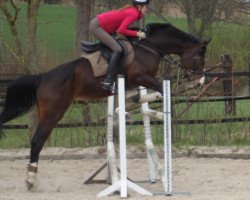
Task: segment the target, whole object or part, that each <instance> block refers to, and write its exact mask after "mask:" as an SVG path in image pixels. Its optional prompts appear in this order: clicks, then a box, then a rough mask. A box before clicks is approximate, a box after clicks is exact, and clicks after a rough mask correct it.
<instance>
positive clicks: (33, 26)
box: [27, 0, 41, 138]
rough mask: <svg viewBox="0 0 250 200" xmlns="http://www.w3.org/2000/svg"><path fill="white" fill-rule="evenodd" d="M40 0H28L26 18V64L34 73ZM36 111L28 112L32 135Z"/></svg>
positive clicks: (31, 134)
mask: <svg viewBox="0 0 250 200" xmlns="http://www.w3.org/2000/svg"><path fill="white" fill-rule="evenodd" d="M40 2H41V0H28V10H27V20H28V27H27V28H28V58H27V64H28V67H29V69H30V70H31V71H32V72H33V73H34V72H37V71H38V63H37V40H36V32H37V13H38V9H39V4H40ZM38 122H39V119H38V112H37V107H36V106H34V108H32V110H31V111H30V113H29V128H28V130H29V136H30V138H32V137H33V135H34V134H35V132H36V130H37V127H38Z"/></svg>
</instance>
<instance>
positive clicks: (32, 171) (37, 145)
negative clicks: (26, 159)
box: [26, 123, 55, 190]
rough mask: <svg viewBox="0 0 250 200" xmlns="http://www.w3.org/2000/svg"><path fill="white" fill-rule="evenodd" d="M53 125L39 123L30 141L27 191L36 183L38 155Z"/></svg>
mask: <svg viewBox="0 0 250 200" xmlns="http://www.w3.org/2000/svg"><path fill="white" fill-rule="evenodd" d="M54 126H55V123H42V124H41V123H40V124H39V126H38V129H37V132H36V133H35V135H34V136H33V138H32V140H31V151H30V164H28V167H27V169H28V171H27V179H26V184H27V187H28V189H29V190H30V189H32V187H33V186H34V185H35V183H36V181H37V180H36V175H37V169H38V159H39V154H40V152H41V150H42V148H43V145H44V143H45V142H46V140H47V139H48V137H49V135H50V133H51V132H52V130H53V128H54Z"/></svg>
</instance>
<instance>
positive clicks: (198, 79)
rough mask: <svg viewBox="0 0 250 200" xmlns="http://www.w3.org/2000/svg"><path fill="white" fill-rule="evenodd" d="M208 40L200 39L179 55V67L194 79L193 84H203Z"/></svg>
mask: <svg viewBox="0 0 250 200" xmlns="http://www.w3.org/2000/svg"><path fill="white" fill-rule="evenodd" d="M209 42H210V41H201V42H200V43H198V44H195V45H194V46H191V47H190V48H187V49H186V50H185V51H184V52H183V53H182V54H181V55H180V57H181V60H180V62H181V67H182V68H184V69H185V70H186V73H187V74H188V78H189V79H190V80H191V79H193V80H195V83H194V85H195V86H198V85H203V84H204V81H205V77H204V76H203V74H204V72H205V54H206V48H207V45H208V43H209Z"/></svg>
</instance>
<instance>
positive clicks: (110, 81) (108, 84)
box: [101, 52, 122, 94]
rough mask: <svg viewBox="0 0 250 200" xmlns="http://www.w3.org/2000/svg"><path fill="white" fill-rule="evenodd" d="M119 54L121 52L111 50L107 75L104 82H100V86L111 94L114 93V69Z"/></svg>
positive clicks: (118, 61) (120, 54) (118, 60)
mask: <svg viewBox="0 0 250 200" xmlns="http://www.w3.org/2000/svg"><path fill="white" fill-rule="evenodd" d="M121 56H122V53H121V52H113V54H112V56H111V59H110V61H109V66H108V70H107V76H106V78H105V80H104V82H101V84H102V88H103V89H104V90H109V91H110V92H111V93H112V94H114V93H115V80H116V70H117V66H118V65H119V64H120V61H121Z"/></svg>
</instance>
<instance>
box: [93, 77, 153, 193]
mask: <svg viewBox="0 0 250 200" xmlns="http://www.w3.org/2000/svg"><path fill="white" fill-rule="evenodd" d="M118 97H119V136H120V170H121V174H120V180H119V181H117V182H115V183H114V184H113V185H111V186H109V187H108V188H106V189H105V190H103V191H102V192H100V193H99V194H97V197H105V196H108V195H109V194H112V193H114V192H115V191H117V190H120V195H121V197H122V198H126V197H127V196H128V188H130V189H132V190H134V191H136V192H138V193H139V194H142V195H150V196H152V195H153V194H152V193H151V192H149V191H147V190H145V189H144V188H142V187H140V186H139V185H136V184H135V183H133V182H131V181H129V180H128V179H127V152H126V120H125V81H124V77H123V76H119V77H118Z"/></svg>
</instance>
